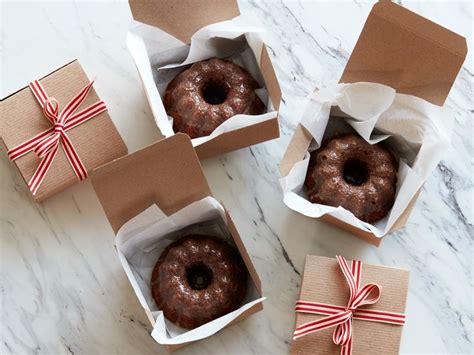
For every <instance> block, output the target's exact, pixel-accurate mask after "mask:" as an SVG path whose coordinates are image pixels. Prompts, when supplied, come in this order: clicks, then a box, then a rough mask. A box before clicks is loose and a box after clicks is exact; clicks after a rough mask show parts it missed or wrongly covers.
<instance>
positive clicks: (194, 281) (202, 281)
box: [186, 263, 213, 290]
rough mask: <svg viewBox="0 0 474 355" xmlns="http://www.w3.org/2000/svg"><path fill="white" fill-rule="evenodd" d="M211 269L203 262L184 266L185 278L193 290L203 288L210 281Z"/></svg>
mask: <svg viewBox="0 0 474 355" xmlns="http://www.w3.org/2000/svg"><path fill="white" fill-rule="evenodd" d="M212 278H213V274H212V270H211V269H210V268H209V267H207V266H206V265H204V264H203V263H196V264H193V265H191V266H188V267H187V268H186V279H187V280H188V284H189V286H191V288H192V289H193V290H204V289H206V288H207V287H208V286H209V285H210V284H211V282H212Z"/></svg>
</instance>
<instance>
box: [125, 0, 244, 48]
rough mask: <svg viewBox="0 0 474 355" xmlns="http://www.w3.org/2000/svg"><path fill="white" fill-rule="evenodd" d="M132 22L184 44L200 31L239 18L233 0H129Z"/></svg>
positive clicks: (236, 6) (235, 0)
mask: <svg viewBox="0 0 474 355" xmlns="http://www.w3.org/2000/svg"><path fill="white" fill-rule="evenodd" d="M129 4H130V9H131V10H132V16H133V18H134V20H136V21H140V22H142V23H145V24H147V25H151V26H154V27H158V28H161V29H162V30H164V31H166V32H168V33H169V34H171V35H172V36H174V37H176V38H177V39H179V40H181V41H183V42H184V43H189V42H190V40H191V36H192V35H193V34H194V32H196V31H197V30H199V29H200V28H202V27H204V26H207V25H210V24H212V23H216V22H221V21H225V20H230V19H232V18H234V17H237V16H239V15H240V12H239V5H238V4H237V0H219V1H215V0H179V1H176V0H153V1H150V0H129Z"/></svg>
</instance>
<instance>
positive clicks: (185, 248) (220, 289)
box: [151, 235, 247, 329]
mask: <svg viewBox="0 0 474 355" xmlns="http://www.w3.org/2000/svg"><path fill="white" fill-rule="evenodd" d="M151 289H152V295H153V298H154V299H155V302H156V305H157V306H158V308H159V309H160V310H162V311H163V313H164V315H165V317H166V318H167V319H169V320H170V321H171V322H173V323H175V324H176V325H178V326H180V327H182V328H186V329H192V328H196V327H199V326H200V325H202V324H204V323H207V322H210V321H212V320H213V319H216V318H218V317H221V316H223V315H225V314H227V313H229V312H232V311H234V310H236V309H237V308H239V306H240V304H241V303H242V301H243V299H244V297H245V295H246V293H247V269H246V267H245V264H244V263H243V261H242V259H241V257H240V255H239V254H238V253H237V251H236V250H235V249H234V248H233V247H231V246H230V245H229V244H227V243H226V242H225V241H223V240H221V239H218V238H216V237H211V236H206V235H189V236H186V237H183V238H181V239H179V240H177V241H175V242H173V243H171V244H170V245H169V246H168V247H167V248H166V249H165V250H164V251H163V252H162V253H161V255H160V257H159V259H158V262H157V263H156V265H155V268H154V270H153V273H152V276H151Z"/></svg>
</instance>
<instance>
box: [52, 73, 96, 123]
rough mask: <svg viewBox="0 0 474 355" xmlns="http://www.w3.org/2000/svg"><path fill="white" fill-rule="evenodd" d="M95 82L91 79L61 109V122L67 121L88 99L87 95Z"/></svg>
mask: <svg viewBox="0 0 474 355" xmlns="http://www.w3.org/2000/svg"><path fill="white" fill-rule="evenodd" d="M93 84H94V81H91V82H90V83H89V84H87V85H86V86H84V87H83V88H82V90H81V91H80V92H79V94H77V95H76V96H74V98H73V99H72V100H71V101H69V102H68V103H67V104H66V106H65V107H64V109H63V110H62V111H61V113H60V115H59V122H60V123H64V124H65V123H66V122H67V121H68V119H69V118H70V116H71V115H72V114H73V113H74V112H75V111H76V110H77V108H78V107H79V106H80V105H81V104H82V103H83V102H84V100H85V99H86V97H87V95H88V94H89V91H90V90H91V88H92V85H93Z"/></svg>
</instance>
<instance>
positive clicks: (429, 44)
mask: <svg viewBox="0 0 474 355" xmlns="http://www.w3.org/2000/svg"><path fill="white" fill-rule="evenodd" d="M466 51H467V49H466V43H465V40H464V38H462V37H460V36H458V35H456V34H454V33H452V32H450V31H448V30H446V29H444V28H442V27H440V26H438V25H436V24H434V23H432V22H430V21H428V20H426V19H424V18H422V17H420V16H418V15H416V14H414V13H412V12H410V11H408V10H406V9H404V8H403V7H401V6H399V5H396V4H394V3H391V2H379V3H377V4H376V5H375V6H374V7H373V9H372V11H371V13H370V15H369V17H368V19H367V22H366V24H365V26H364V29H363V31H362V34H361V35H360V38H359V40H358V42H357V45H356V47H355V48H354V51H353V53H352V55H351V57H350V59H349V62H348V63H347V66H346V68H345V70H344V74H343V76H342V78H341V83H340V84H337V85H329V86H327V87H325V88H322V89H321V90H316V91H315V92H314V93H312V94H310V95H309V96H308V97H307V101H306V105H305V106H304V108H303V110H302V112H301V114H300V118H301V120H300V123H299V124H298V126H297V127H296V131H295V134H294V136H293V138H292V140H291V142H290V144H289V146H288V149H287V151H286V153H285V155H284V157H283V160H282V162H281V165H280V171H281V174H282V179H281V180H280V182H281V185H282V188H283V193H284V202H285V204H286V205H287V206H288V207H290V208H291V209H293V210H296V211H298V212H300V213H302V214H304V215H306V216H309V217H313V218H322V219H323V220H325V221H328V222H330V223H333V224H335V225H336V226H339V227H341V228H344V229H346V230H348V231H350V232H352V233H353V234H355V235H357V236H359V237H361V238H364V239H366V240H367V241H369V242H371V243H373V244H375V245H379V244H380V242H381V241H382V238H383V237H384V236H386V235H387V234H389V233H391V232H393V231H395V230H397V229H399V228H401V227H403V226H404V225H405V223H406V221H407V218H408V216H409V214H410V212H411V210H412V208H413V206H414V203H415V201H416V198H417V196H418V194H419V192H420V190H421V187H422V185H423V183H424V182H425V181H426V180H427V179H428V177H429V175H430V173H431V172H432V171H433V169H434V168H435V167H436V165H437V164H438V162H439V161H440V160H441V158H442V153H443V152H444V151H445V150H446V149H447V147H448V144H449V138H450V132H451V125H452V124H453V119H452V117H451V115H450V114H449V112H448V111H447V110H445V109H444V108H443V107H442V104H443V103H444V101H445V99H446V97H447V95H448V93H449V90H450V89H451V86H452V84H453V82H454V80H455V78H456V75H457V74H458V72H459V69H460V67H461V65H462V63H463V61H464V58H465V56H466ZM349 147H350V148H349Z"/></svg>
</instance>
